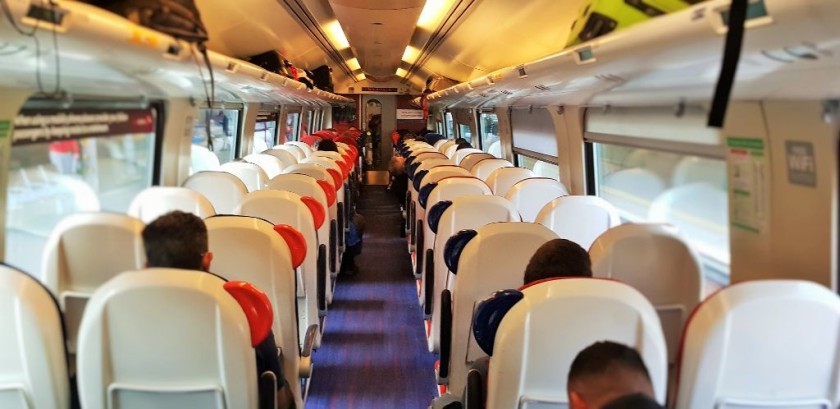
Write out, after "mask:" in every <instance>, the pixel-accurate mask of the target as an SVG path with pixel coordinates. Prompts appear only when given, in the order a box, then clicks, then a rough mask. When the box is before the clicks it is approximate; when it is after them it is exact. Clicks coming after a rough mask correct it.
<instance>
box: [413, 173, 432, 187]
mask: <svg viewBox="0 0 840 409" xmlns="http://www.w3.org/2000/svg"><path fill="white" fill-rule="evenodd" d="M427 173H429V170H428V169H423V170H421V171H420V172H418V173H417V174H415V175H414V180H412V183H414V190H420V182H422V181H423V178H424V177H426V174H427Z"/></svg>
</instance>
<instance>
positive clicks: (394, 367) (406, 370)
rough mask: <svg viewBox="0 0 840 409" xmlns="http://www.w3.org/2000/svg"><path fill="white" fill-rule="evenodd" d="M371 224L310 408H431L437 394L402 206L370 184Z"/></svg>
mask: <svg viewBox="0 0 840 409" xmlns="http://www.w3.org/2000/svg"><path fill="white" fill-rule="evenodd" d="M358 211H359V213H361V214H362V215H363V216H364V217H365V219H366V222H367V230H366V231H365V236H364V249H363V250H362V254H361V255H360V256H358V257H357V258H356V262H357V264H358V266H359V270H360V272H359V274H358V275H356V276H355V277H343V276H342V277H340V278H339V280H338V284H337V286H336V293H335V295H334V299H333V303H332V305H330V309H329V314H328V316H327V322H326V332H325V333H324V338H323V341H322V344H321V348H320V349H319V350H318V351H316V352H315V354H314V356H313V360H314V362H315V367H314V372H313V377H312V384H311V386H310V392H309V398H308V401H307V403H306V408H308V409H317V408H339V409H351V408H364V409H369V408H371V409H375V408H388V409H391V408H418V409H419V408H426V407H428V405H429V403H430V402H431V400H432V398H433V397H434V396H435V391H436V384H435V381H434V371H433V369H432V368H433V364H434V360H435V358H434V357H433V355H432V354H431V353H429V352H428V350H427V349H426V338H425V335H424V333H423V317H422V312H421V309H420V306H419V305H418V303H417V295H416V291H417V287H416V285H415V281H414V278H413V276H412V275H411V273H410V271H411V261H410V259H409V255H408V253H407V251H406V244H405V239H404V238H400V237H399V228H400V226H399V222H400V213H399V206H398V204H397V200H396V199H395V198H393V197H392V196H391V195H390V194H388V193H387V192H386V191H385V188H384V187H383V186H365V188H364V193H363V194H362V198H361V199H360V201H359V205H358Z"/></svg>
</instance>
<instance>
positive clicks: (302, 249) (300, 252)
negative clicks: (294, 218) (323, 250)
mask: <svg viewBox="0 0 840 409" xmlns="http://www.w3.org/2000/svg"><path fill="white" fill-rule="evenodd" d="M274 231H276V232H277V233H280V237H283V241H285V242H286V245H287V246H289V252H290V253H292V267H293V268H298V267H300V265H301V264H303V260H304V259H306V239H304V237H303V234H301V233H300V232H299V231H297V230H296V229H295V228H294V227H292V226H289V225H288V224H278V225H275V226H274Z"/></svg>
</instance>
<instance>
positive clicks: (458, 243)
mask: <svg viewBox="0 0 840 409" xmlns="http://www.w3.org/2000/svg"><path fill="white" fill-rule="evenodd" d="M477 235H478V232H476V231H475V230H461V231H459V232H458V233H455V234H453V235H452V237H450V238H449V240H447V241H446V245H445V246H444V247H443V261H444V263H446V267H447V268H449V271H451V272H452V274H458V259H460V258H461V252H463V251H464V247H466V246H467V244H468V243H469V242H470V240H472V239H473V237H475V236H477Z"/></svg>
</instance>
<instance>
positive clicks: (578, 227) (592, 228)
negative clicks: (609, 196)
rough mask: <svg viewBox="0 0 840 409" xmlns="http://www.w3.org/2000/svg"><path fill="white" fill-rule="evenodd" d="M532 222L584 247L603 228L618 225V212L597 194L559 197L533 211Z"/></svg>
mask: <svg viewBox="0 0 840 409" xmlns="http://www.w3.org/2000/svg"><path fill="white" fill-rule="evenodd" d="M534 221H535V222H536V223H539V224H542V225H543V226H546V227H548V228H549V229H551V230H552V231H554V232H555V233H557V235H558V236H560V237H561V238H564V239H568V240H571V241H573V242H575V243H577V244H578V245H580V246H581V247H583V248H584V249H588V248H589V247H591V246H592V243H593V242H594V241H595V239H597V238H598V236H600V235H601V234H603V233H604V232H606V231H607V230H609V229H611V228H613V227H616V226H618V225H619V224H621V219H620V218H619V216H618V211H617V210H616V209H615V208H614V207H613V206H612V205H611V204H610V203H609V202H607V201H606V200H604V199H601V198H600V197H597V196H563V197H558V198H556V199H554V200H552V201H550V202H548V203H547V204H546V205H545V206H543V208H542V209H540V212H539V213H538V214H537V217H536V220H534Z"/></svg>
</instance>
